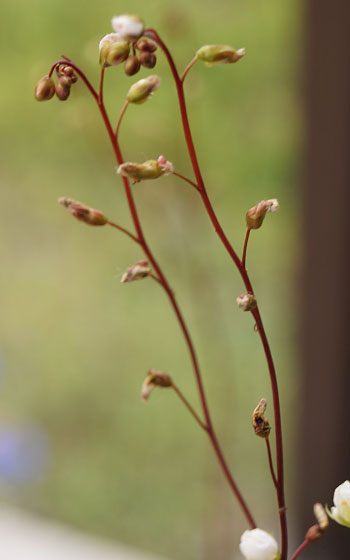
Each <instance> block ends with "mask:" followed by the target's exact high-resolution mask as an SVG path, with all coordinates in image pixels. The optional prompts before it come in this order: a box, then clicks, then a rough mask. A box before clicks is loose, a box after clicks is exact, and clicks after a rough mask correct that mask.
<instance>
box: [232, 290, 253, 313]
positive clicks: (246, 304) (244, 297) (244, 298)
mask: <svg viewBox="0 0 350 560" xmlns="http://www.w3.org/2000/svg"><path fill="white" fill-rule="evenodd" d="M236 301H237V305H238V307H239V308H240V309H242V310H243V311H251V310H252V309H254V308H255V307H256V305H257V303H256V297H255V296H254V294H241V295H240V296H238V298H237V300H236Z"/></svg>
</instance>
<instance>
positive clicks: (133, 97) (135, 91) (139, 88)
mask: <svg viewBox="0 0 350 560" xmlns="http://www.w3.org/2000/svg"><path fill="white" fill-rule="evenodd" d="M159 85H160V78H159V77H158V76H156V75H152V76H148V78H144V79H143V80H139V81H138V82H136V83H135V84H133V85H132V86H131V88H130V89H129V91H128V94H127V96H126V99H127V101H129V102H130V103H137V104H140V103H144V102H145V101H147V99H148V98H149V97H150V96H151V95H152V94H153V92H154V91H155V90H156V89H158V88H159Z"/></svg>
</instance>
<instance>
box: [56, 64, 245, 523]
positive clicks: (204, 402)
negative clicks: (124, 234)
mask: <svg viewBox="0 0 350 560" xmlns="http://www.w3.org/2000/svg"><path fill="white" fill-rule="evenodd" d="M61 63H62V61H58V62H56V63H55V64H54V65H53V66H52V68H51V71H50V76H51V74H52V72H53V70H54V69H55V67H56V65H57V64H61ZM67 64H69V65H70V66H72V68H74V69H75V70H76V72H77V74H78V75H79V76H80V77H81V78H82V80H83V81H84V83H85V84H86V86H87V87H88V89H89V91H90V93H91V94H92V96H93V97H94V99H95V101H96V103H97V105H98V108H99V110H100V112H101V116H102V119H103V121H104V124H105V127H106V130H107V132H108V135H109V138H110V141H111V144H112V147H113V150H114V153H115V156H116V159H117V162H118V164H119V165H121V164H122V163H123V156H122V153H121V150H120V146H119V143H118V139H117V137H116V135H115V134H114V132H113V129H112V126H111V123H110V120H109V117H108V115H107V112H106V109H105V106H104V104H103V100H102V99H100V98H99V96H98V95H97V93H96V91H95V90H94V88H93V87H92V85H91V84H90V82H89V80H88V79H87V77H86V76H85V74H84V73H83V72H82V71H81V70H80V69H79V68H78V67H77V66H75V64H73V63H72V62H70V61H69V62H68V63H67ZM102 87H103V75H102V76H101V83H100V90H101V89H102ZM122 180H123V184H124V189H125V193H126V197H127V201H128V205H129V210H130V213H131V217H132V220H133V223H134V226H135V230H136V234H137V240H138V242H139V243H140V245H141V246H142V249H143V251H144V253H145V255H146V256H147V258H148V260H149V261H150V263H151V264H152V267H153V269H154V270H155V272H156V274H157V277H158V278H159V281H160V282H161V284H162V286H163V288H164V290H165V292H166V293H167V295H168V298H169V300H170V303H171V306H172V308H173V310H174V313H175V315H176V317H177V320H178V322H179V325H180V328H181V331H182V333H183V336H184V338H185V341H186V345H187V348H188V351H189V353H190V357H191V362H192V365H193V369H194V373H195V378H196V381H197V386H198V391H199V396H200V401H201V405H202V409H203V414H204V417H205V421H206V424H205V429H206V431H207V433H208V436H209V438H210V441H211V443H212V445H213V448H214V451H215V453H216V456H217V459H218V461H219V463H220V465H221V467H222V470H223V472H224V474H225V476H226V479H227V481H228V483H229V485H230V487H231V489H232V491H233V493H234V494H235V496H236V499H237V501H238V502H239V504H240V506H241V508H242V510H243V513H244V515H245V517H246V519H247V521H248V523H249V525H250V527H251V528H252V529H254V528H255V527H256V524H255V521H254V519H253V517H252V515H251V513H250V511H249V508H248V506H247V504H246V503H245V501H244V499H243V496H242V495H241V493H240V491H239V489H238V487H237V485H236V483H235V481H234V479H233V477H232V475H231V472H230V470H229V468H228V466H227V463H226V460H225V458H224V456H223V453H222V451H221V448H220V446H219V443H218V441H217V438H216V435H215V432H214V428H213V424H212V420H211V417H210V414H209V409H208V404H207V400H206V396H205V392H204V387H203V382H202V377H201V373H200V368H199V363H198V359H197V355H196V352H195V349H194V346H193V343H192V339H191V336H190V333H189V331H188V328H187V325H186V323H185V320H184V318H183V316H182V313H181V311H180V308H179V306H178V303H177V301H176V299H175V295H174V292H173V291H172V289H171V287H170V285H169V283H168V281H167V279H166V277H165V276H164V273H163V271H162V269H161V268H160V266H159V264H158V262H157V261H156V259H155V257H154V256H153V254H152V252H151V249H150V248H149V246H148V244H147V241H146V239H145V236H144V234H143V230H142V227H141V223H140V219H139V216H138V212H137V209H136V205H135V201H134V197H133V194H132V191H131V188H130V183H129V180H128V178H127V177H124V176H122Z"/></svg>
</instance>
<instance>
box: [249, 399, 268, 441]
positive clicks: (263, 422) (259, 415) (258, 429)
mask: <svg viewBox="0 0 350 560" xmlns="http://www.w3.org/2000/svg"><path fill="white" fill-rule="evenodd" d="M266 407H267V402H266V400H265V399H261V401H260V402H259V404H258V406H257V407H256V409H255V410H254V412H253V428H254V432H255V434H256V435H257V436H259V437H262V438H268V437H269V435H270V431H271V427H270V424H269V421H268V420H267V419H266V418H265V416H264V412H265V410H266Z"/></svg>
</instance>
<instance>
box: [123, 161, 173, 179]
mask: <svg viewBox="0 0 350 560" xmlns="http://www.w3.org/2000/svg"><path fill="white" fill-rule="evenodd" d="M173 172H174V166H173V164H172V163H171V161H167V160H166V159H165V158H164V156H159V158H158V159H157V160H155V159H150V160H148V161H145V162H144V163H132V162H130V161H128V162H126V163H122V164H121V165H119V167H118V169H117V173H118V175H123V176H124V177H129V178H130V179H132V180H133V181H134V183H139V182H140V181H145V180H147V179H158V177H161V176H162V175H164V176H167V175H170V174H171V173H173Z"/></svg>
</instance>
